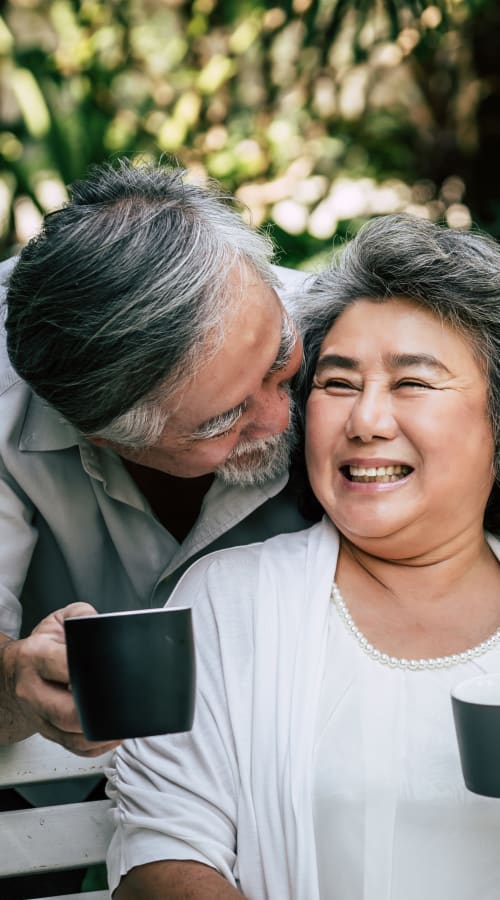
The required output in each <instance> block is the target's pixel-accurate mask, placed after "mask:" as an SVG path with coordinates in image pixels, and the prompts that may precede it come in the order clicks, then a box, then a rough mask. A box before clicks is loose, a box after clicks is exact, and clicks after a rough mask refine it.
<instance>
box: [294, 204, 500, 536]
mask: <svg viewBox="0 0 500 900" xmlns="http://www.w3.org/2000/svg"><path fill="white" fill-rule="evenodd" d="M310 284H311V287H310V289H309V291H308V292H307V296H306V298H305V300H304V302H303V313H302V316H301V323H300V324H301V331H302V334H303V340H304V352H305V362H304V365H303V368H302V370H301V373H300V374H299V376H298V380H297V383H296V390H297V396H298V414H299V417H300V420H301V421H302V428H303V419H304V411H305V404H306V402H307V397H308V395H309V392H310V390H311V384H312V379H313V375H314V370H315V368H316V363H317V359H318V354H319V351H320V348H321V344H322V342H323V339H324V337H325V336H326V334H327V332H328V331H329V329H330V328H331V326H332V325H333V323H334V322H335V320H336V319H337V318H338V317H339V316H340V314H341V313H342V312H343V310H345V309H346V308H347V307H348V306H350V305H351V304H352V303H354V302H355V301H356V300H359V299H361V298H366V299H371V300H374V301H377V302H383V301H384V300H387V299H389V298H390V297H406V298H408V299H411V300H414V301H416V302H417V303H419V304H421V305H422V306H423V307H425V308H427V309H429V310H430V311H431V312H432V313H434V314H435V315H436V316H438V317H439V318H440V319H441V320H442V321H444V322H446V323H448V324H450V325H451V326H452V327H453V328H456V329H457V330H458V331H459V332H460V333H461V334H462V335H464V336H465V337H466V338H467V340H469V341H470V343H471V345H472V347H473V350H474V352H475V354H476V357H477V359H478V361H479V363H480V365H481V367H482V369H483V372H484V374H485V378H486V380H487V383H488V393H489V413H490V419H491V426H492V431H493V436H494V441H495V473H496V479H497V482H496V484H495V487H494V488H493V491H492V493H491V495H490V500H489V503H488V509H487V513H486V518H485V524H486V527H489V528H491V529H492V530H495V531H497V532H498V531H500V491H499V488H498V486H497V485H498V484H499V483H500V246H499V245H498V244H497V243H496V242H495V241H494V240H493V238H491V237H489V236H487V235H484V234H479V233H477V232H471V231H460V230H458V229H453V228H446V227H444V226H440V225H436V224H433V223H431V222H428V221H426V220H423V219H419V218H414V217H411V216H405V215H388V216H380V217H377V218H375V219H372V220H370V221H369V222H368V223H367V224H366V225H364V226H363V227H362V228H361V229H360V231H359V232H358V234H357V235H356V237H355V238H354V239H353V240H352V241H350V242H349V243H348V244H347V245H346V246H345V248H344V249H343V251H342V252H341V253H339V254H338V255H336V256H335V257H334V258H333V260H332V263H331V266H330V267H329V268H328V269H327V270H326V271H324V272H322V273H321V274H320V275H318V277H317V278H316V279H315V281H314V282H312V283H310Z"/></svg>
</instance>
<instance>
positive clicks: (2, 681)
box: [0, 603, 117, 756]
mask: <svg viewBox="0 0 500 900" xmlns="http://www.w3.org/2000/svg"><path fill="white" fill-rule="evenodd" d="M92 613H95V609H94V608H93V607H92V606H90V604H88V603H72V604H70V605H69V606H66V607H65V608H64V609H61V610H57V612H54V613H52V614H51V615H50V616H47V618H46V619H43V621H42V622H40V623H39V625H37V627H36V628H35V629H34V631H33V632H32V634H31V635H30V636H29V637H27V638H22V639H20V640H13V639H12V638H9V637H8V636H7V635H6V634H3V633H0V744H12V743H15V742H16V741H20V740H23V739H24V738H26V737H29V736H30V735H32V734H34V733H35V732H39V733H40V734H42V735H43V736H44V737H46V738H48V739H49V740H51V741H55V742H56V743H58V744H62V745H63V746H64V747H66V748H67V749H68V750H72V751H73V753H78V754H79V755H81V756H98V755H100V754H101V753H105V752H106V751H107V750H110V749H112V747H115V746H117V743H116V742H113V743H96V742H91V741H87V739H86V738H85V737H84V735H83V733H82V727H81V725H80V721H79V718H78V713H77V711H76V707H75V702H74V700H73V695H72V693H71V690H70V688H69V684H68V682H69V676H68V663H67V657H66V642H65V635H64V619H65V618H67V617H68V616H78V615H91V614H92Z"/></svg>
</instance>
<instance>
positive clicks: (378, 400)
mask: <svg viewBox="0 0 500 900" xmlns="http://www.w3.org/2000/svg"><path fill="white" fill-rule="evenodd" d="M396 433H397V422H396V419H395V418H394V411H393V402H392V396H391V394H390V392H389V391H386V390H384V389H382V388H378V387H376V386H374V385H373V386H370V387H367V388H364V389H363V390H361V391H360V392H359V395H358V396H357V397H356V399H355V401H354V403H353V406H352V408H351V413H350V416H349V419H348V421H347V425H346V434H347V437H348V438H349V440H355V439H356V438H357V439H358V440H360V441H362V443H364V444H366V443H369V442H370V441H373V440H376V439H377V438H382V439H384V440H390V439H391V438H393V437H395V436H396Z"/></svg>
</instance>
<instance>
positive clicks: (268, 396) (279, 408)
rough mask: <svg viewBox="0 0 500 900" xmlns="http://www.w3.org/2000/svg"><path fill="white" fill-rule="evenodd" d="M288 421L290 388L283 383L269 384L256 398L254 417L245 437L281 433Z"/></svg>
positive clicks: (257, 438) (252, 438) (259, 438)
mask: <svg viewBox="0 0 500 900" xmlns="http://www.w3.org/2000/svg"><path fill="white" fill-rule="evenodd" d="M289 421H290V390H289V388H288V386H285V385H279V386H278V385H274V386H271V385H269V386H268V388H267V389H263V390H262V391H261V394H260V396H259V397H258V398H257V399H256V404H255V407H254V417H253V421H252V422H251V424H249V426H248V429H245V438H246V439H247V440H251V441H258V440H262V439H263V438H268V437H271V435H273V434H281V432H282V431H285V429H286V428H287V427H288V423H289Z"/></svg>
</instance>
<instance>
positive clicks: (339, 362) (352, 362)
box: [316, 353, 360, 375]
mask: <svg viewBox="0 0 500 900" xmlns="http://www.w3.org/2000/svg"><path fill="white" fill-rule="evenodd" d="M359 367H360V362H359V359H354V358H353V357H352V356H341V355H340V354H339V353H325V355H324V356H322V357H321V358H320V359H319V360H318V364H317V366H316V374H317V375H319V374H320V373H321V372H323V371H324V369H334V368H335V369H349V370H350V371H355V370H356V369H359Z"/></svg>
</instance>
